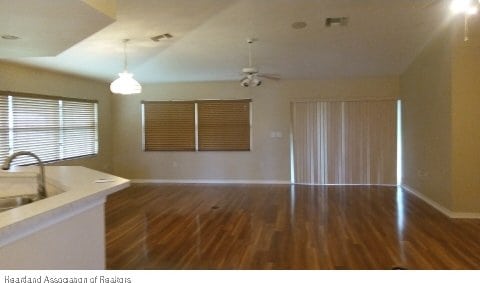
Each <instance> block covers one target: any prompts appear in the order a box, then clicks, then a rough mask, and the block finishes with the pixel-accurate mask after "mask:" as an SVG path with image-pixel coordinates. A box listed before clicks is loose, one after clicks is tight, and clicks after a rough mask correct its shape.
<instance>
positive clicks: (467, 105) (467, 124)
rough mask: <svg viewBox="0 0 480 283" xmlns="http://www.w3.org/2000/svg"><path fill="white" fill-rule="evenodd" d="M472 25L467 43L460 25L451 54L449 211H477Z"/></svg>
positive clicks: (478, 83)
mask: <svg viewBox="0 0 480 283" xmlns="http://www.w3.org/2000/svg"><path fill="white" fill-rule="evenodd" d="M471 24H475V27H477V30H471V34H470V37H471V40H470V41H469V42H467V43H465V42H463V26H462V25H459V28H458V29H457V33H456V34H455V40H454V44H453V55H452V58H453V66H452V114H453V115H452V126H453V127H452V130H453V133H452V137H453V139H452V143H453V144H452V173H453V174H452V176H453V180H452V192H453V195H452V197H453V200H452V201H453V202H452V210H454V211H462V212H480V77H479V74H480V64H479V58H480V30H478V25H479V24H480V22H479V21H478V19H476V21H475V22H473V21H472V22H471ZM473 32H474V33H473Z"/></svg>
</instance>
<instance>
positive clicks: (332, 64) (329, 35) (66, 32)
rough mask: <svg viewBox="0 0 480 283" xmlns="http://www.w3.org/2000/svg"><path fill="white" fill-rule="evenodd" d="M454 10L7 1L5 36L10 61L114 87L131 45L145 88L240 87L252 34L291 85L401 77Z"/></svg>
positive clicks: (158, 0) (242, 1) (357, 0)
mask: <svg viewBox="0 0 480 283" xmlns="http://www.w3.org/2000/svg"><path fill="white" fill-rule="evenodd" d="M96 2H98V3H96ZM112 10H113V12H112ZM448 13H449V11H448V3H447V1H443V0H117V1H116V2H115V1H114V0H103V1H100V0H96V1H95V0H90V1H82V0H69V1H64V0H49V1H43V0H22V1H10V0H0V35H15V36H18V37H19V39H17V40H6V39H0V58H2V59H1V60H5V61H9V62H16V63H20V64H25V65H31V66H36V67H41V68H46V69H51V70H56V71H60V72H66V73H71V74H76V75H81V76H86V77H89V78H94V79H99V80H103V81H106V82H109V81H111V80H113V79H114V78H115V77H116V76H117V73H118V72H120V71H121V70H122V69H123V45H122V40H123V39H125V38H129V39H131V41H130V42H129V43H128V45H127V54H128V69H129V71H131V72H133V73H134V74H135V78H136V79H137V80H138V81H139V82H140V83H157V82H179V81H223V80H238V79H240V77H241V76H240V71H241V69H242V67H245V66H246V65H248V48H247V43H246V38H249V37H252V38H256V39H258V41H256V42H254V43H253V45H252V52H253V61H254V62H253V63H254V65H256V66H257V67H259V69H260V71H261V72H264V73H270V74H276V75H278V76H280V77H281V78H283V79H325V78H332V77H356V76H383V75H398V74H401V73H402V72H403V71H404V70H405V68H406V67H407V66H408V64H409V63H410V62H411V61H412V59H413V58H414V56H415V55H416V53H417V52H418V51H419V50H420V49H421V48H422V46H423V45H424V44H425V43H426V42H427V40H428V39H429V38H431V37H432V35H433V34H434V32H435V31H436V30H437V29H438V28H439V27H440V26H441V24H442V22H444V20H445V18H446V17H447V16H448ZM328 17H347V18H348V24H347V25H346V26H332V27H330V28H328V27H326V26H325V21H326V18H328ZM295 22H305V23H306V27H304V28H301V29H296V28H293V27H292V24H293V23H295ZM164 33H170V34H171V35H172V36H173V38H172V39H169V40H160V41H153V40H151V38H152V37H154V36H157V35H161V34H164Z"/></svg>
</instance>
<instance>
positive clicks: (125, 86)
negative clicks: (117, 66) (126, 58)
mask: <svg viewBox="0 0 480 283" xmlns="http://www.w3.org/2000/svg"><path fill="white" fill-rule="evenodd" d="M110 90H111V91H112V92H113V93H115V94H123V95H128V94H138V93H142V86H141V85H140V84H139V83H138V82H137V81H136V80H135V79H134V78H133V74H132V73H129V72H127V71H123V72H121V73H119V74H118V79H116V80H114V81H113V82H112V83H111V84H110Z"/></svg>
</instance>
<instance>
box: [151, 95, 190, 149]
mask: <svg viewBox="0 0 480 283" xmlns="http://www.w3.org/2000/svg"><path fill="white" fill-rule="evenodd" d="M143 116H144V117H143V121H144V125H143V131H144V150H145V151H195V103H194V102H189V101H181V102H180V101H178V102H177V101H175V102H173V101H169V102H160V101H158V102H143Z"/></svg>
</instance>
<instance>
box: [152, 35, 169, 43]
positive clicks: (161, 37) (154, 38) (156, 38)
mask: <svg viewBox="0 0 480 283" xmlns="http://www.w3.org/2000/svg"><path fill="white" fill-rule="evenodd" d="M172 37H173V35H171V34H169V33H164V34H160V35H157V36H153V37H150V39H151V40H153V41H156V42H159V41H160V40H168V39H171V38H172Z"/></svg>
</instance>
